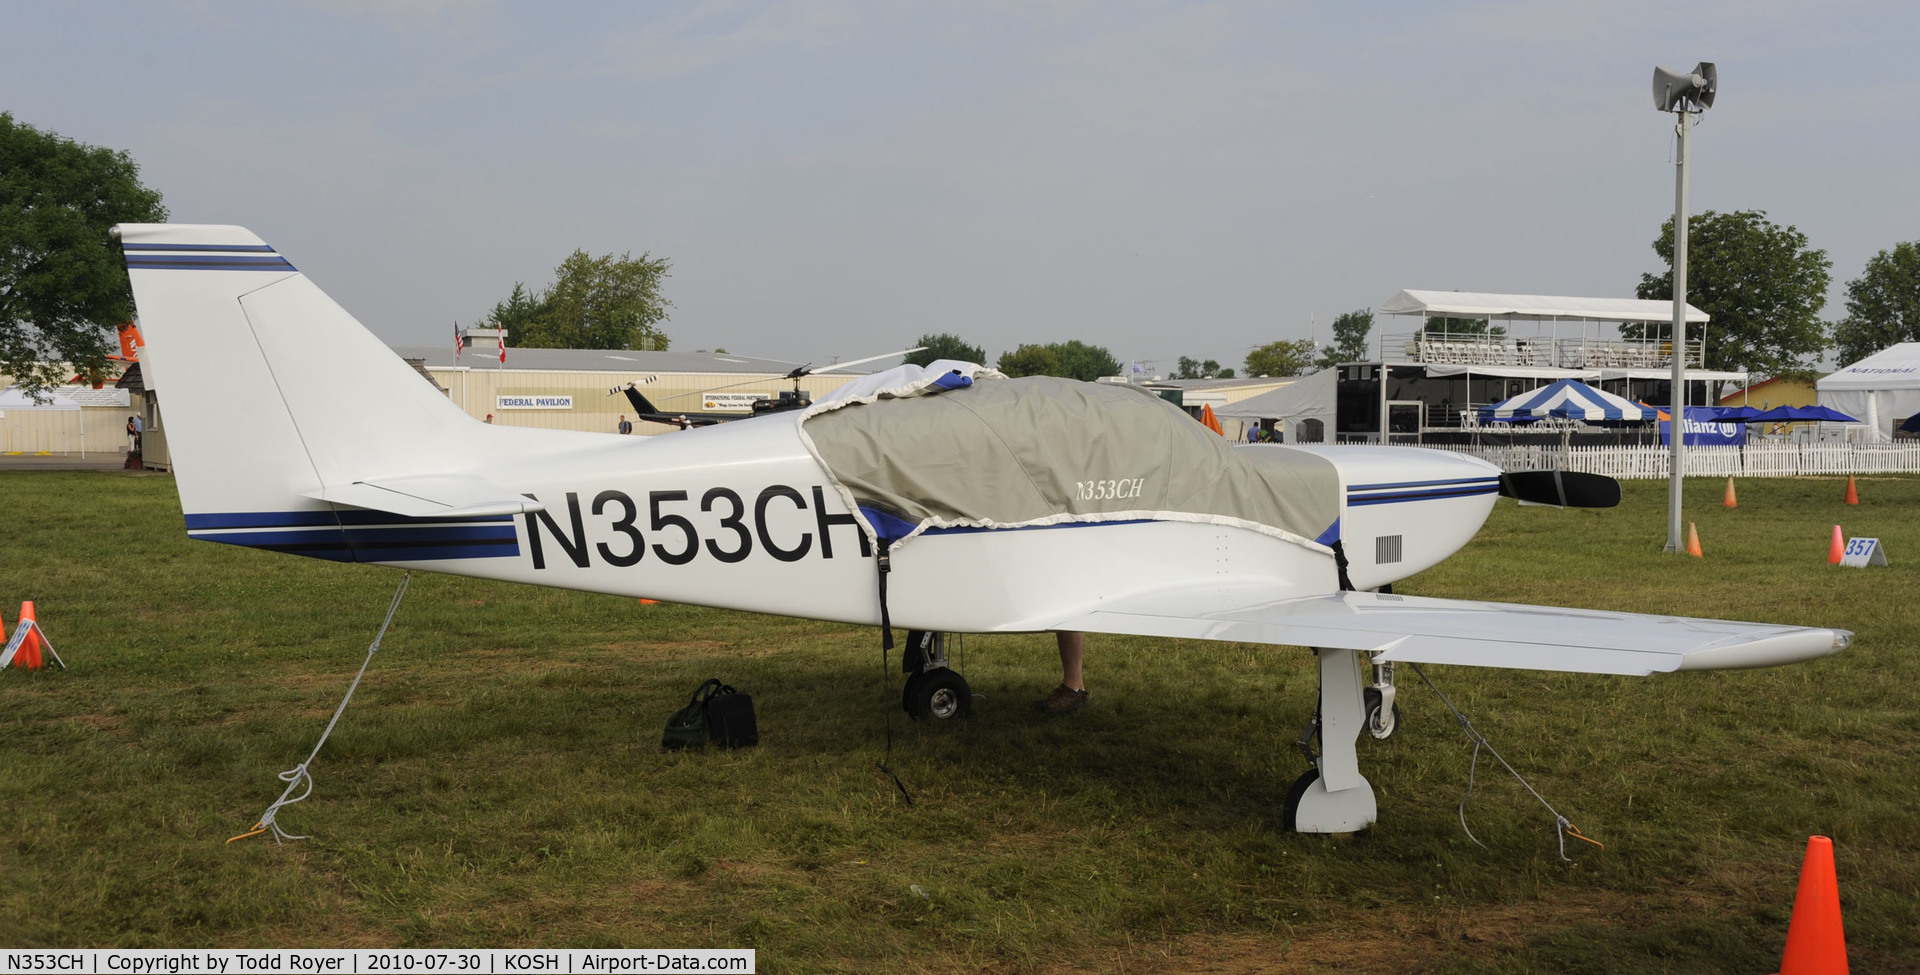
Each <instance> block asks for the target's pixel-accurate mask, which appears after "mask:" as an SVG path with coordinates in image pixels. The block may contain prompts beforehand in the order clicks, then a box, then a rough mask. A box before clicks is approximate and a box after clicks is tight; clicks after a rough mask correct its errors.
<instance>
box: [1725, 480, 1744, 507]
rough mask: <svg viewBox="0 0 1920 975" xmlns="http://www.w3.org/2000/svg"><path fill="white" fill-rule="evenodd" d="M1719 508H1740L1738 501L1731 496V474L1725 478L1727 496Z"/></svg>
mask: <svg viewBox="0 0 1920 975" xmlns="http://www.w3.org/2000/svg"><path fill="white" fill-rule="evenodd" d="M1720 506H1721V507H1723V508H1738V507H1740V501H1739V499H1738V498H1735V497H1734V496H1733V476H1732V475H1731V474H1729V475H1728V476H1727V496H1726V498H1725V499H1724V500H1722V501H1721V502H1720Z"/></svg>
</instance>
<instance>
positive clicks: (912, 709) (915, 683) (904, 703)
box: [900, 670, 927, 718]
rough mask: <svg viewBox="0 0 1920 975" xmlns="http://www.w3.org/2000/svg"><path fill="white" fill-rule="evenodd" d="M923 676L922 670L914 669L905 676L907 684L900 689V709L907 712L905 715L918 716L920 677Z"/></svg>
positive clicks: (924, 673)
mask: <svg viewBox="0 0 1920 975" xmlns="http://www.w3.org/2000/svg"><path fill="white" fill-rule="evenodd" d="M925 676H927V672H926V671H924V670H916V671H914V672H913V673H912V674H910V675H908V677H907V686H905V687H902V688H901V689H900V710H902V711H905V712H907V717H910V718H918V717H920V698H919V694H920V679H921V678H923V677H925Z"/></svg>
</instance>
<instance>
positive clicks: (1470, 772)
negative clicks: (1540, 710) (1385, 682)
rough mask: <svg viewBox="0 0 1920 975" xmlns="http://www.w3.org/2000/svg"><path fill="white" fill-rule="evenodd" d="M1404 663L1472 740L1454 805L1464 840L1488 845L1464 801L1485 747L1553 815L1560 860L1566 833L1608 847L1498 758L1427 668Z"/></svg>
mask: <svg viewBox="0 0 1920 975" xmlns="http://www.w3.org/2000/svg"><path fill="white" fill-rule="evenodd" d="M1407 666H1409V667H1412V668H1413V672H1414V673H1416V674H1419V675H1420V679H1421V680H1422V681H1425V682H1426V685H1427V688H1428V689H1429V690H1431V691H1433V693H1434V696H1435V697H1438V698H1439V699H1440V703H1441V704H1444V705H1446V706H1447V710H1449V711H1452V712H1453V719H1454V720H1455V721H1458V722H1459V723H1460V730H1461V731H1462V732H1465V733H1466V736H1467V740H1468V741H1471V742H1473V760H1472V761H1471V762H1469V763H1468V764H1467V791H1466V793H1465V794H1464V795H1462V796H1461V797H1460V805H1459V806H1458V807H1457V808H1458V810H1459V813H1460V831H1461V832H1463V833H1465V834H1467V839H1470V840H1472V841H1473V845H1475V846H1477V847H1479V848H1481V849H1483V850H1484V849H1486V848H1487V845H1486V844H1485V843H1482V842H1480V838H1479V837H1477V836H1475V835H1473V830H1471V829H1468V828H1467V800H1469V799H1472V798H1473V779H1474V775H1475V773H1476V772H1478V771H1479V768H1480V749H1482V748H1484V749H1486V750H1487V753H1488V754H1490V755H1492V756H1493V757H1494V758H1497V759H1500V764H1502V765H1505V766H1506V767H1507V771H1508V772H1512V773H1513V777H1514V778H1515V779H1517V780H1519V782H1520V785H1521V786H1523V787H1524V788H1525V789H1526V790H1527V791H1528V792H1531V793H1533V797H1534V798H1535V799H1538V800H1540V804H1541V805H1542V806H1545V807H1547V811H1548V812H1550V813H1552V814H1553V831H1554V834H1555V835H1556V836H1557V837H1558V838H1559V840H1560V859H1562V860H1565V861H1566V862H1568V863H1572V862H1573V858H1572V857H1569V856H1567V837H1569V836H1571V837H1573V838H1574V839H1576V840H1582V841H1585V842H1587V843H1592V844H1593V845H1594V846H1597V847H1599V848H1601V849H1603V850H1604V849H1606V848H1607V845H1606V844H1605V843H1602V842H1600V841H1599V840H1596V839H1594V838H1592V837H1590V836H1587V835H1585V834H1583V833H1581V832H1580V827H1578V826H1575V825H1573V821H1572V820H1569V819H1568V818H1567V817H1565V816H1562V815H1560V810H1558V809H1555V808H1553V803H1550V802H1548V801H1547V799H1546V797H1545V796H1542V795H1541V794H1540V793H1539V792H1538V791H1537V790H1535V789H1534V787H1533V785H1532V784H1531V783H1529V782H1528V781H1527V779H1526V777H1525V776H1523V775H1521V774H1520V773H1519V772H1517V771H1515V770H1514V767H1513V766H1512V765H1511V764H1509V763H1508V762H1507V760H1506V759H1505V758H1501V756H1500V753H1499V752H1498V751H1496V750H1495V749H1494V747H1493V743H1492V742H1489V741H1487V739H1486V737H1485V736H1484V735H1482V734H1480V731H1479V730H1478V729H1476V728H1475V727H1474V726H1473V722H1471V721H1468V720H1467V716H1466V715H1464V714H1461V713H1460V709H1459V708H1456V707H1454V706H1453V702H1452V701H1449V700H1447V696H1446V695H1445V694H1442V693H1441V692H1440V688H1438V687H1436V686H1434V683H1433V680H1432V678H1429V677H1428V676H1427V672H1426V671H1424V670H1421V669H1420V665H1419V664H1415V663H1410V664H1408V665H1407Z"/></svg>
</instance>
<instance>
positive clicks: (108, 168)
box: [0, 112, 167, 392]
mask: <svg viewBox="0 0 1920 975" xmlns="http://www.w3.org/2000/svg"><path fill="white" fill-rule="evenodd" d="M166 219H167V209H166V207H163V206H161V205H160V193H159V192H158V191H156V190H151V189H148V188H147V187H145V186H142V185H141V184H140V167H139V166H138V165H136V164H135V163H134V161H133V157H131V156H129V155H127V154H126V153H125V152H120V151H115V150H112V149H102V148H99V147H97V146H88V145H82V144H80V143H78V142H75V141H73V140H72V139H65V138H62V137H60V136H58V135H55V134H53V133H52V132H43V131H41V130H39V129H36V128H34V127H33V126H30V125H23V124H21V123H18V122H15V121H14V119H13V116H12V115H11V114H10V113H5V112H0V372H6V373H9V374H11V375H12V376H13V378H14V382H15V383H17V384H19V385H20V386H21V387H23V388H25V389H26V390H28V391H29V392H38V391H40V390H43V389H45V388H46V387H48V386H52V385H56V384H58V383H60V382H63V381H65V380H66V379H67V377H68V376H70V375H72V374H73V372H74V371H79V372H82V373H85V374H87V375H100V374H102V373H104V372H105V371H106V356H107V352H108V350H109V348H110V346H109V344H108V343H109V338H110V336H112V335H113V333H114V330H115V329H116V328H118V327H119V326H120V325H121V324H122V323H124V322H127V321H130V320H132V318H133V291H132V289H131V288H130V287H128V285H127V270H126V261H125V259H124V258H123V257H122V256H121V253H120V247H119V244H118V243H117V242H116V241H115V240H114V239H113V237H112V236H111V234H110V233H109V231H110V230H111V229H112V227H113V225H114V224H116V223H160V222H163V221H165V220H166Z"/></svg>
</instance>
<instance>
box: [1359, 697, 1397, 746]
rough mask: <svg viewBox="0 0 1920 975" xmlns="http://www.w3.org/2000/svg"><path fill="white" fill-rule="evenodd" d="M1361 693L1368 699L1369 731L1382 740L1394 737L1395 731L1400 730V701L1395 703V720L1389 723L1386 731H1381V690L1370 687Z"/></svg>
mask: <svg viewBox="0 0 1920 975" xmlns="http://www.w3.org/2000/svg"><path fill="white" fill-rule="evenodd" d="M1361 694H1362V696H1363V697H1364V698H1365V699H1366V711H1367V733H1368V734H1370V735H1372V736H1373V737H1375V738H1378V739H1380V740H1381V741H1385V740H1387V739H1388V738H1392V737H1393V733H1394V732H1396V731H1398V730H1400V705H1399V703H1398V702H1395V703H1394V705H1393V720H1392V721H1390V722H1389V723H1388V724H1387V727H1386V730H1385V731H1381V730H1379V729H1380V721H1379V718H1380V700H1381V698H1380V692H1379V691H1377V690H1375V689H1373V688H1371V687H1369V688H1367V689H1366V690H1364V691H1362V692H1361Z"/></svg>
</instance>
